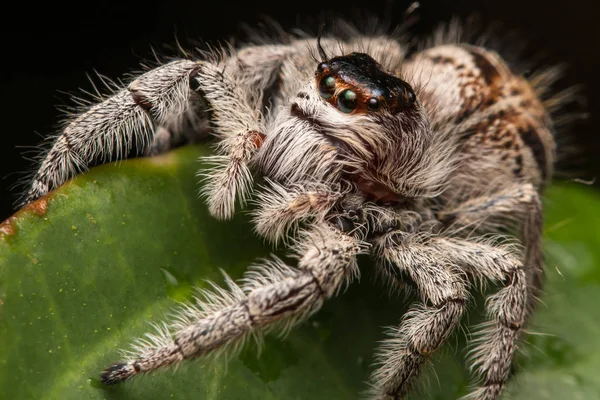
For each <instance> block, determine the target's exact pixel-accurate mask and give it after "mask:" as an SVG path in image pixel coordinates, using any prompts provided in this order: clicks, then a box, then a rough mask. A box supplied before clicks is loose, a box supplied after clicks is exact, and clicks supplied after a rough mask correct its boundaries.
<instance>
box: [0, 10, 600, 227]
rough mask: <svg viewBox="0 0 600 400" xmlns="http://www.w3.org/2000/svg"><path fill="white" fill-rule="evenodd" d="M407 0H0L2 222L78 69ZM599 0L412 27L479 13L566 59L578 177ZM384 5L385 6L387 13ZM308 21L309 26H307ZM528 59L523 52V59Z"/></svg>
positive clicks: (597, 170) (133, 63) (598, 82)
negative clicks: (573, 90)
mask: <svg viewBox="0 0 600 400" xmlns="http://www.w3.org/2000/svg"><path fill="white" fill-rule="evenodd" d="M408 4H409V2H408V1H385V0H379V1H375V0H373V1H367V0H365V1H363V2H358V1H338V0H336V1H327V2H325V1H314V0H305V1H301V2H298V1H289V0H288V1H285V0H283V1H277V2H276V1H272V0H269V1H258V0H251V1H244V2H243V3H242V2H240V3H239V4H237V3H234V2H231V1H211V2H207V1H202V0H196V1H193V2H192V1H187V0H186V1H164V0H163V1H155V2H140V1H136V2H121V3H111V2H108V1H102V2H88V1H85V2H78V3H77V4H74V5H68V4H55V3H54V2H45V3H44V4H34V3H30V2H25V1H21V2H20V3H13V2H11V5H10V7H9V6H7V5H4V6H2V7H3V9H2V18H1V20H2V23H1V24H0V31H1V33H2V35H1V37H2V41H3V43H2V48H1V49H0V54H2V55H1V56H0V57H2V62H1V63H0V65H1V68H2V71H0V93H1V96H0V102H1V106H2V107H1V108H0V110H1V113H2V114H1V115H2V125H1V126H0V221H1V220H3V219H4V218H6V217H8V216H9V215H10V214H11V213H12V212H13V211H14V209H13V203H14V201H15V199H16V197H17V195H18V190H17V189H11V187H12V186H14V184H15V182H17V181H18V180H19V179H20V178H21V175H20V173H22V172H23V171H27V170H29V169H31V166H32V163H31V162H30V161H28V160H27V159H25V158H24V153H25V152H26V151H27V148H28V147H31V146H34V145H36V144H38V143H39V142H40V140H41V138H42V137H43V136H44V135H47V134H50V133H53V132H55V125H56V123H57V122H58V121H59V120H60V115H61V113H60V112H59V111H58V110H57V108H56V107H57V106H60V105H65V104H70V103H69V100H68V99H69V96H68V95H66V94H64V92H66V93H75V92H77V89H78V88H84V89H91V88H92V87H91V84H90V83H89V81H88V78H87V75H86V73H92V72H93V71H94V70H96V71H98V72H100V73H102V74H104V75H106V76H109V77H112V78H119V77H122V76H123V74H124V73H126V72H128V71H130V70H132V69H137V68H138V66H139V63H140V62H141V61H143V60H146V59H150V58H152V51H151V46H152V47H154V48H156V49H158V51H159V53H163V54H168V52H167V51H166V50H165V45H169V44H170V45H173V44H175V38H176V37H177V38H178V39H179V41H180V42H182V43H183V45H184V46H186V44H187V45H189V43H190V42H189V41H188V40H187V38H193V39H196V40H198V39H199V40H206V41H216V40H220V39H221V40H223V39H229V38H232V37H241V36H242V35H243V31H242V29H241V24H242V23H247V24H249V25H256V24H257V23H258V22H259V21H261V20H262V19H263V17H264V16H265V15H267V16H270V17H272V18H274V19H276V20H278V21H279V22H280V23H281V24H282V26H283V27H284V28H288V29H289V28H293V27H294V26H296V25H297V23H298V22H299V21H303V20H306V17H310V16H314V15H318V14H320V13H324V12H330V14H329V15H349V16H351V15H352V14H353V13H355V12H357V11H359V10H366V11H370V12H372V13H375V14H377V15H380V16H383V15H384V14H387V15H388V16H389V17H390V19H391V21H392V22H400V20H401V15H402V11H403V10H404V9H405V8H406V6H407V5H408ZM597 8H598V6H597V5H596V4H595V2H594V1H593V0H571V1H569V2H565V1H560V2H559V1H556V2H553V1H542V0H529V1H528V0H504V1H500V0H498V1H488V0H486V1H467V0H461V1H451V0H437V1H426V0H423V1H421V8H420V11H419V15H420V21H419V22H418V24H417V25H416V26H415V28H414V30H415V32H429V31H431V30H432V29H433V27H434V26H435V25H436V24H437V23H439V22H443V21H448V20H449V19H450V17H451V16H453V15H459V16H467V15H470V14H473V13H476V14H478V15H479V17H480V19H481V21H483V23H484V25H485V24H488V23H491V22H492V21H500V22H502V23H503V25H504V27H505V28H503V29H502V30H501V31H500V35H502V34H504V32H509V31H510V30H513V29H516V30H518V31H519V36H520V37H521V38H522V41H523V42H526V43H528V44H529V48H530V49H533V50H535V51H532V53H531V54H534V53H538V52H539V50H544V51H545V54H546V55H545V56H544V62H546V63H547V64H549V65H552V64H556V63H559V62H565V63H567V64H568V67H569V68H568V70H567V74H566V77H565V79H564V81H563V82H561V84H563V85H565V86H568V85H571V84H581V85H582V86H583V93H584V95H585V97H586V98H587V111H588V112H589V113H590V114H591V118H590V119H589V120H588V121H587V122H586V123H585V124H580V125H578V126H577V129H576V131H575V132H574V136H573V140H572V141H573V142H574V143H575V144H577V145H578V146H579V147H581V148H582V149H583V150H584V151H583V154H582V155H577V156H576V157H573V158H577V159H576V160H573V161H574V164H577V165H583V168H581V170H580V172H579V173H578V174H577V175H578V176H579V177H582V178H585V179H590V178H593V177H594V176H596V175H599V176H600V162H599V161H598V158H599V157H600V133H599V132H598V128H599V127H600V120H599V118H600V116H599V113H598V112H596V111H597V110H600V108H599V106H600V96H598V93H599V92H600V78H599V75H600V55H599V54H598V51H599V50H600V46H598V45H597V43H598V39H599V38H600V22H599V21H598V15H599V13H598V10H597ZM386 10H390V11H389V12H387V13H386ZM312 28H316V27H314V26H313V27H312ZM526 57H527V53H526V55H525V58H526Z"/></svg>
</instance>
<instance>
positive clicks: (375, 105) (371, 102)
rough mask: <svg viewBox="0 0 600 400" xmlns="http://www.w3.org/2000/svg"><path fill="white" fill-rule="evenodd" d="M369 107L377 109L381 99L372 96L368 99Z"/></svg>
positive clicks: (372, 109)
mask: <svg viewBox="0 0 600 400" xmlns="http://www.w3.org/2000/svg"><path fill="white" fill-rule="evenodd" d="M367 108H368V109H369V110H371V111H376V110H377V109H379V100H377V99H376V98H375V97H371V98H370V99H369V100H367Z"/></svg>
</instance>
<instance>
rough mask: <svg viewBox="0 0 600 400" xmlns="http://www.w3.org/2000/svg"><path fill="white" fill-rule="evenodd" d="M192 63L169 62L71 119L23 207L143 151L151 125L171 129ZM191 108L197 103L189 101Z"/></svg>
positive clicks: (188, 94)
mask: <svg viewBox="0 0 600 400" xmlns="http://www.w3.org/2000/svg"><path fill="white" fill-rule="evenodd" d="M197 67H198V64H197V63H196V62H193V61H189V60H179V61H173V62H171V63H169V64H165V65H163V66H161V67H158V68H156V69H153V70H151V71H148V72H146V73H145V74H143V75H141V76H139V77H138V78H137V79H135V80H134V81H133V82H132V83H131V84H130V85H129V86H128V87H127V88H126V89H122V90H120V91H117V92H116V93H115V94H114V95H112V96H110V97H108V98H106V99H105V100H104V101H102V102H100V103H98V104H95V105H92V106H90V107H89V108H88V109H87V110H85V111H84V112H82V113H81V114H79V115H77V116H75V117H74V118H73V119H72V120H71V121H70V122H69V123H68V124H67V125H66V126H65V128H64V129H63V130H62V132H61V133H60V134H59V135H58V136H57V137H56V139H55V141H54V144H53V145H52V147H51V148H50V150H49V151H48V152H47V153H46V154H45V156H44V157H43V159H42V161H41V163H40V165H39V167H38V170H37V172H36V173H35V175H34V177H33V180H32V183H31V187H30V188H29V190H28V192H27V193H26V195H25V197H24V199H23V203H27V202H30V201H32V200H35V199H37V198H39V197H41V196H43V195H45V194H46V193H48V192H49V191H50V190H53V189H54V188H56V187H58V186H60V185H61V184H63V183H65V182H66V181H67V180H69V179H71V178H72V177H74V176H75V175H76V174H78V173H81V172H83V171H86V170H87V169H88V168H89V167H90V166H91V165H93V164H96V163H99V162H108V161H114V160H120V159H123V158H124V157H126V156H127V154H128V153H129V152H130V151H131V150H132V148H133V147H134V146H135V147H136V148H137V149H138V150H140V151H141V152H146V151H147V150H148V149H149V148H150V147H151V143H152V142H153V134H154V126H155V125H164V126H171V125H173V124H175V121H176V120H178V119H180V117H182V116H185V115H186V112H188V111H189V112H191V113H195V112H198V110H192V109H190V106H189V104H190V103H189V102H190V99H194V93H193V91H191V90H190V76H191V75H193V74H194V72H195V71H196V69H197ZM193 104H199V101H198V99H195V101H194V102H193Z"/></svg>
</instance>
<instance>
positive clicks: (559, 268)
mask: <svg viewBox="0 0 600 400" xmlns="http://www.w3.org/2000/svg"><path fill="white" fill-rule="evenodd" d="M207 152H208V150H207V149H206V148H204V147H199V146H198V147H185V148H182V149H179V150H176V151H173V152H170V153H168V154H166V155H163V156H160V157H154V158H143V159H133V160H129V161H126V162H121V163H116V164H108V165H103V166H100V167H97V168H94V169H92V170H91V171H90V172H89V173H87V174H85V175H83V176H79V177H77V178H76V179H74V180H73V181H71V182H69V183H68V184H66V185H64V186H63V187H61V188H60V189H58V190H56V191H55V192H53V193H51V194H50V195H48V196H47V197H45V198H44V199H42V200H40V201H38V202H37V203H35V204H33V205H30V206H28V207H26V208H25V209H24V210H22V211H20V212H19V213H17V214H16V215H15V216H14V217H12V218H11V219H9V220H8V221H6V222H4V223H3V224H2V225H1V226H0V393H2V394H3V398H12V399H28V398H32V399H140V400H142V399H144V400H151V399H169V398H174V399H203V400H212V399H225V400H233V399H244V400H254V399H286V400H304V399H307V400H308V399H355V398H358V397H359V395H360V393H361V392H362V391H364V390H365V389H366V388H367V385H366V383H365V381H366V380H367V379H368V375H369V373H370V371H371V370H372V369H371V367H370V365H371V363H372V360H373V358H372V354H373V350H374V348H375V347H376V345H377V341H379V340H381V339H382V338H384V335H383V329H382V327H385V326H390V325H395V324H397V323H398V322H399V321H400V318H401V316H402V315H403V313H404V312H405V310H406V307H407V304H406V301H404V300H403V298H402V296H399V297H398V298H389V297H388V296H387V294H386V293H387V289H384V288H382V287H381V286H380V284H379V283H377V282H374V279H373V276H374V275H373V273H372V271H371V270H372V266H371V265H369V264H368V263H363V264H364V265H362V267H361V269H362V273H363V278H362V280H361V281H360V284H354V285H352V286H351V287H350V289H349V290H348V291H347V292H346V293H345V294H343V295H342V296H340V297H338V298H335V299H333V300H331V301H329V302H328V303H327V304H326V305H325V306H324V307H323V309H322V310H321V311H320V312H319V313H318V314H317V315H315V316H314V317H313V318H311V319H310V320H309V321H308V322H306V323H305V324H303V325H302V326H301V327H299V328H298V329H296V330H294V331H293V332H292V333H291V334H290V335H289V336H288V337H287V339H286V340H280V339H279V338H277V337H273V336H269V337H267V338H266V341H265V346H264V349H263V350H262V352H261V353H260V355H258V349H257V346H256V345H250V346H247V348H246V349H245V350H244V351H243V352H242V353H241V354H240V355H239V356H237V357H235V358H233V359H232V360H231V361H229V362H228V363H225V362H224V361H223V360H222V359H220V360H219V359H217V360H213V361H206V360H196V361H190V362H185V363H183V364H182V365H181V366H180V367H179V368H178V369H177V370H176V371H175V370H172V369H168V370H165V371H160V372H158V373H155V374H152V375H147V376H142V377H137V378H136V379H133V380H132V381H130V382H127V383H125V384H122V385H119V386H117V387H114V388H110V389H107V388H104V387H102V386H101V385H100V384H99V382H98V380H97V376H98V374H99V372H100V371H101V370H102V369H103V368H104V367H106V366H107V365H108V364H110V363H112V362H115V361H118V359H119V357H120V354H119V349H127V348H128V346H129V345H130V344H131V343H132V340H133V339H134V338H138V337H140V336H141V335H143V334H144V333H145V332H148V331H152V329H151V327H150V325H149V324H148V322H160V321H162V320H163V319H164V318H166V317H167V315H168V313H169V311H172V310H173V308H174V307H175V306H176V304H177V302H179V301H185V300H189V299H190V298H191V297H192V295H193V291H192V288H193V287H205V286H206V280H212V281H215V282H217V283H219V284H222V283H223V277H222V275H221V272H220V269H222V270H224V271H226V272H227V273H228V274H229V275H231V276H232V277H233V278H240V277H241V275H242V273H243V271H244V270H245V268H246V267H247V266H248V265H250V264H252V263H253V262H255V261H256V260H257V259H258V258H260V257H265V256H268V255H269V254H270V253H271V252H272V251H273V250H272V249H270V248H269V247H267V246H265V245H264V244H263V243H262V242H261V240H259V239H257V238H256V236H255V235H254V234H253V232H252V226H251V224H250V222H249V218H248V217H247V216H246V215H244V213H238V216H237V217H236V218H235V219H234V220H233V221H230V222H219V221H216V220H215V219H213V218H211V217H210V216H209V215H208V213H207V211H206V207H205V205H204V203H203V202H202V201H201V200H199V199H198V195H197V193H198V183H197V179H196V178H195V172H196V170H197V169H198V168H199V167H200V165H199V164H198V163H197V161H196V159H197V157H198V156H201V155H203V154H206V153H207ZM545 203H546V228H545V233H546V235H545V236H546V247H545V248H546V255H547V260H548V261H547V277H548V282H547V286H546V292H545V294H544V297H543V302H544V305H542V306H540V308H539V310H538V312H537V313H536V315H535V318H534V320H533V323H532V325H531V326H530V329H529V330H530V331H534V332H539V333H540V334H539V335H529V336H528V337H527V340H526V343H525V344H524V345H523V350H524V352H523V353H524V354H523V355H521V356H519V358H518V363H517V367H516V369H515V376H514V379H512V380H511V382H510V384H509V389H508V391H509V392H510V393H511V394H512V398H514V399H519V400H520V399H522V400H525V399H532V400H536V399H574V400H576V399H586V400H593V399H600V373H598V372H597V371H599V370H600V307H598V304H599V303H600V213H599V212H598V210H599V207H600V197H599V196H598V194H597V193H595V192H593V191H592V190H589V189H587V188H581V187H579V186H578V185H575V184H570V185H568V186H555V187H553V188H551V189H550V190H549V191H548V193H547V196H546V202H545ZM476 298H477V297H476ZM479 300H481V298H479ZM478 311H479V309H478V308H477V307H473V311H472V313H471V315H470V316H469V318H468V320H467V319H465V322H466V321H469V322H474V321H477V320H478V316H477V313H478ZM464 342H465V340H464V335H463V334H462V333H458V334H457V335H456V338H455V339H452V340H451V341H450V343H449V344H448V345H447V346H445V347H444V349H442V350H441V351H440V352H439V355H438V356H437V357H435V358H434V362H433V367H432V368H431V371H430V372H429V378H428V379H427V378H425V379H423V380H422V384H421V385H420V388H419V389H418V393H416V394H415V395H413V396H412V397H411V398H414V399H430V398H431V399H444V400H445V399H455V398H457V397H458V396H459V395H461V394H464V393H466V390H467V384H468V379H467V377H468V373H467V370H466V368H465V367H464V356H465V352H466V351H465V348H464Z"/></svg>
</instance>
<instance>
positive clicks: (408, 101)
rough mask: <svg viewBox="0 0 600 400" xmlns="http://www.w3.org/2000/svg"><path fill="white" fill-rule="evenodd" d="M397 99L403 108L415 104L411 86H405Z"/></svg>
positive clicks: (415, 97)
mask: <svg viewBox="0 0 600 400" xmlns="http://www.w3.org/2000/svg"><path fill="white" fill-rule="evenodd" d="M398 100H399V103H400V104H401V105H402V107H403V108H408V107H410V106H412V105H413V104H415V101H417V96H416V95H415V92H413V91H412V89H411V88H405V89H404V93H402V94H401V95H400V98H399V99H398Z"/></svg>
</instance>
